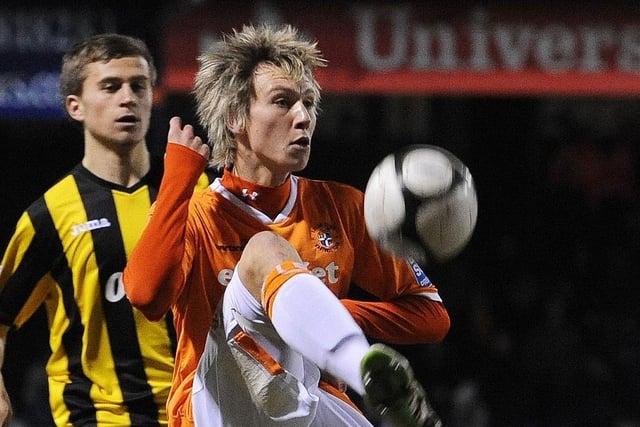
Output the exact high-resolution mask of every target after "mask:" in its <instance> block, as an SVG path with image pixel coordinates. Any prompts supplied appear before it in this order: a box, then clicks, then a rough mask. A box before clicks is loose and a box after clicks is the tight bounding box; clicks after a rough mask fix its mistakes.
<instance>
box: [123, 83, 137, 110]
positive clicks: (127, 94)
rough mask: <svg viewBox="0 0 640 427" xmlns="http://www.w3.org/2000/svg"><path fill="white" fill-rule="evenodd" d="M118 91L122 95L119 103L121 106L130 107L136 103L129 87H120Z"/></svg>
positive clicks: (133, 93) (132, 91) (135, 98)
mask: <svg viewBox="0 0 640 427" xmlns="http://www.w3.org/2000/svg"><path fill="white" fill-rule="evenodd" d="M120 90H121V95H122V97H121V102H122V104H123V105H132V104H135V103H136V101H137V97H136V94H135V92H134V90H133V89H132V88H131V86H129V85H127V84H125V85H122V88H121V89H120Z"/></svg>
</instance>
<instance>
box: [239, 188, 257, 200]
mask: <svg viewBox="0 0 640 427" xmlns="http://www.w3.org/2000/svg"><path fill="white" fill-rule="evenodd" d="M242 197H248V198H250V199H251V200H255V199H256V198H257V197H258V193H256V192H255V191H252V192H251V193H249V190H247V189H246V188H243V189H242Z"/></svg>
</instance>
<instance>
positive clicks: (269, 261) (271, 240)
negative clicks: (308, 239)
mask: <svg viewBox="0 0 640 427" xmlns="http://www.w3.org/2000/svg"><path fill="white" fill-rule="evenodd" d="M284 261H293V262H301V261H302V260H301V259H300V255H299V254H298V251H296V249H295V248H294V247H293V246H292V245H291V243H289V242H288V241H287V240H286V239H284V238H283V237H282V236H280V235H278V234H276V233H274V232H272V231H261V232H259V233H256V234H254V235H253V236H252V237H251V239H249V241H248V242H247V245H246V246H245V248H244V250H243V252H242V255H241V257H240V261H239V262H238V273H239V274H240V278H241V279H242V282H243V283H244V284H245V287H247V288H248V289H249V291H250V292H251V293H252V294H254V295H260V290H261V288H262V283H263V282H264V279H265V278H266V277H267V275H269V273H271V271H272V270H273V269H274V268H275V267H276V266H278V265H280V264H281V263H283V262H284ZM258 300H259V299H258Z"/></svg>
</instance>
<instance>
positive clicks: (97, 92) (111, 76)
mask: <svg viewBox="0 0 640 427" xmlns="http://www.w3.org/2000/svg"><path fill="white" fill-rule="evenodd" d="M85 72H86V79H85V81H84V83H83V85H82V93H81V94H80V95H71V96H69V97H67V100H66V105H67V110H68V111H69V114H70V115H71V117H73V118H74V119H76V120H78V121H80V122H82V123H83V125H84V130H85V132H84V133H85V139H88V140H89V141H88V142H90V140H95V141H97V142H99V143H101V144H103V145H104V144H117V145H134V144H137V143H139V142H141V141H144V137H145V134H146V133H147V130H148V129H149V120H150V117H151V105H152V87H151V77H150V71H149V64H148V63H147V61H146V60H145V59H144V58H141V57H125V58H119V59H112V60H110V61H109V62H102V61H98V62H93V63H90V64H87V66H86V68H85Z"/></svg>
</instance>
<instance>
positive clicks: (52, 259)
mask: <svg viewBox="0 0 640 427" xmlns="http://www.w3.org/2000/svg"><path fill="white" fill-rule="evenodd" d="M155 81H156V69H155V67H154V63H153V58H152V57H151V54H150V52H149V50H148V48H147V46H146V45H145V44H144V42H142V41H141V40H139V39H136V38H132V37H128V36H124V35H117V34H102V35H96V36H94V37H91V38H89V39H87V40H84V41H81V42H79V43H77V44H76V45H75V46H74V47H73V48H72V49H71V50H70V51H69V52H68V53H67V54H66V55H65V56H64V58H63V64H62V72H61V75H60V87H61V92H62V95H63V99H64V106H65V108H66V111H67V113H68V115H69V116H70V117H71V119H73V120H75V121H76V122H78V123H81V124H82V128H83V134H84V148H85V151H84V157H83V158H82V161H81V163H80V164H78V165H77V166H76V167H75V168H74V169H73V170H71V171H70V172H69V174H68V175H66V176H64V177H63V178H61V179H60V180H59V181H58V182H57V183H56V184H54V185H53V186H52V187H51V188H50V189H48V190H47V191H46V192H45V193H44V195H43V196H42V197H40V198H39V199H38V200H37V201H35V202H34V203H33V204H32V205H31V206H29V207H28V209H26V211H25V212H24V213H23V214H22V216H21V217H20V219H19V220H18V223H17V225H16V228H15V232H14V234H13V236H12V238H11V240H10V242H9V244H8V247H7V248H6V251H5V252H4V257H3V258H2V265H1V270H0V290H1V293H0V361H1V360H2V356H3V355H4V347H5V340H6V338H7V332H8V330H9V329H10V328H12V327H13V328H19V327H20V326H22V325H23V324H24V323H25V322H26V321H27V320H28V319H29V318H30V316H31V315H32V314H33V313H34V312H35V311H36V309H38V307H40V306H41V305H43V304H44V306H45V308H46V313H47V317H48V322H49V326H50V331H49V336H50V340H49V344H50V348H51V356H50V358H49V360H48V363H47V366H46V371H47V375H48V378H49V382H48V385H49V395H50V398H49V401H50V405H51V410H52V417H53V420H54V421H55V423H56V424H57V425H59V426H89V425H92V426H95V425H98V426H100V425H118V426H127V425H135V426H155V425H166V424H167V418H166V411H165V406H166V399H167V396H168V393H169V388H170V385H171V381H172V373H173V363H174V353H175V350H174V349H175V346H176V342H175V331H174V329H173V324H172V323H173V322H172V318H171V316H170V315H169V316H165V315H164V314H162V315H161V316H159V317H160V320H161V321H159V322H151V321H149V320H148V319H147V318H146V317H145V316H143V315H142V314H141V313H140V312H139V311H138V310H136V309H134V308H133V307H132V306H131V305H130V303H129V301H128V299H127V297H126V295H125V293H124V288H123V285H122V281H121V275H122V271H123V269H124V267H125V263H126V261H127V259H128V257H129V254H130V253H131V251H132V249H133V246H134V245H135V243H136V242H137V240H138V238H139V236H140V234H141V232H142V229H143V227H144V224H145V223H146V221H147V218H148V211H149V207H150V206H151V203H152V202H153V201H154V200H155V198H156V195H157V191H158V187H159V185H160V180H161V177H162V173H163V163H162V159H161V158H153V157H152V156H151V155H150V153H149V151H148V149H147V146H146V143H145V136H146V134H147V130H148V128H149V120H150V116H151V108H152V90H153V86H154V84H155ZM196 181H198V179H196V180H195V181H194V184H195V183H196ZM207 184H208V182H206V179H205V180H204V181H200V185H201V186H206V185H207ZM9 348H10V343H9ZM0 396H1V397H0V425H4V423H5V422H7V421H8V419H9V418H10V416H11V405H10V402H9V399H8V396H7V393H6V390H5V387H4V383H2V382H0Z"/></svg>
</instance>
